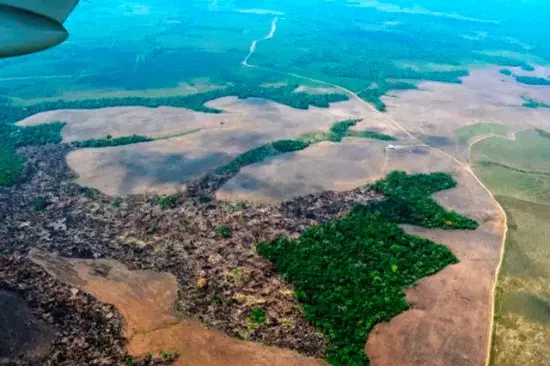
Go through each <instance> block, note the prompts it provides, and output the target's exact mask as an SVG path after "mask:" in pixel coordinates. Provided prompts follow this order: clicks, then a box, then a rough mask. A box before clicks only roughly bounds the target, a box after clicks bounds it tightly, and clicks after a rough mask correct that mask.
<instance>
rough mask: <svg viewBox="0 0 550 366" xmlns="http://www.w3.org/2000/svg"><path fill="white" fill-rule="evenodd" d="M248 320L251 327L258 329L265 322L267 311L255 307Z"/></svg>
mask: <svg viewBox="0 0 550 366" xmlns="http://www.w3.org/2000/svg"><path fill="white" fill-rule="evenodd" d="M248 322H249V324H250V326H251V328H253V329H256V328H259V327H261V326H262V325H264V324H265V322H266V318H265V311H264V309H262V308H253V309H252V311H251V312H250V314H249V315H248Z"/></svg>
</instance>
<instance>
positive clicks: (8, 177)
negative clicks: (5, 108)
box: [0, 110, 65, 186]
mask: <svg viewBox="0 0 550 366" xmlns="http://www.w3.org/2000/svg"><path fill="white" fill-rule="evenodd" d="M0 113H1V110H0ZM64 126H65V124H64V123H61V122H54V123H49V124H44V125H38V126H30V127H18V126H15V125H11V124H5V123H0V186H10V185H12V184H14V183H16V182H17V181H18V180H19V179H20V178H21V174H22V172H23V167H24V165H25V157H24V156H23V155H20V154H18V153H17V151H16V150H17V148H19V147H25V146H41V145H46V144H56V143H59V142H61V130H62V129H63V127H64Z"/></svg>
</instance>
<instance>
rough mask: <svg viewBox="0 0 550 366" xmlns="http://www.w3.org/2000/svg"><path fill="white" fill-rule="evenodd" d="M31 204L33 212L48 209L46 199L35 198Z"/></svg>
mask: <svg viewBox="0 0 550 366" xmlns="http://www.w3.org/2000/svg"><path fill="white" fill-rule="evenodd" d="M30 203H31V204H30V206H31V209H32V210H33V211H44V210H45V209H46V208H47V207H48V200H47V199H46V198H45V197H33V198H32V199H31V202H30Z"/></svg>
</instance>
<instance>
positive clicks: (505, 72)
mask: <svg viewBox="0 0 550 366" xmlns="http://www.w3.org/2000/svg"><path fill="white" fill-rule="evenodd" d="M499 72H500V73H501V74H502V75H506V76H510V75H512V71H510V70H508V69H500V71H499Z"/></svg>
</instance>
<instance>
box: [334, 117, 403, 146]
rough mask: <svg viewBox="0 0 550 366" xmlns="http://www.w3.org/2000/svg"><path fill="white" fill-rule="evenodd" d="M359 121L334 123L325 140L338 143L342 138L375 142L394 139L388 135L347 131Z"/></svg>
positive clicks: (366, 131)
mask: <svg viewBox="0 0 550 366" xmlns="http://www.w3.org/2000/svg"><path fill="white" fill-rule="evenodd" d="M360 121H361V120H360V119H354V120H347V121H342V122H338V123H335V124H334V125H333V126H332V127H331V128H330V132H329V134H328V137H327V140H328V141H332V142H340V141H342V139H343V138H344V137H360V138H369V139H376V140H382V141H394V140H395V138H393V137H392V136H389V135H385V134H383V133H379V132H376V131H369V130H365V131H350V130H349V129H350V128H351V127H353V126H355V125H357V123H358V122H360Z"/></svg>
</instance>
